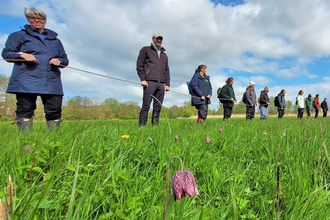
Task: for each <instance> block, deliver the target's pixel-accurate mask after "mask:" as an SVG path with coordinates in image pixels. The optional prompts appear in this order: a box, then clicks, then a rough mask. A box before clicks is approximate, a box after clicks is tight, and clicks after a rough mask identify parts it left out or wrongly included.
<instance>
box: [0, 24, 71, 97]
mask: <svg viewBox="0 0 330 220" xmlns="http://www.w3.org/2000/svg"><path fill="white" fill-rule="evenodd" d="M24 28H25V29H22V30H20V31H17V32H14V33H12V34H10V35H9V37H8V40H7V42H6V45H5V48H4V49H3V51H2V57H3V58H4V59H22V58H21V57H20V55H19V54H18V52H24V53H29V54H32V55H33V56H35V57H36V58H37V59H38V61H37V62H15V64H14V68H13V72H12V75H11V77H10V80H9V84H8V89H7V92H8V93H36V94H53V95H64V94H63V87H62V82H61V71H60V68H59V67H58V66H55V65H51V64H50V63H49V62H50V60H51V59H52V58H57V59H59V60H60V61H61V65H65V66H67V65H68V64H69V60H68V58H67V55H66V53H65V50H64V48H63V45H62V43H61V41H60V40H59V39H57V38H56V37H57V33H55V32H54V31H51V30H49V29H45V30H44V33H43V34H44V35H45V36H46V38H45V39H44V40H43V41H42V40H41V39H40V38H39V37H38V36H37V33H35V32H34V31H33V30H32V29H31V27H30V25H25V26H24Z"/></svg>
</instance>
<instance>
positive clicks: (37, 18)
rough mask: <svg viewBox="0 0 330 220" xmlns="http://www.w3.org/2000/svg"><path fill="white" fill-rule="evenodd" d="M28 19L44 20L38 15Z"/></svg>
mask: <svg viewBox="0 0 330 220" xmlns="http://www.w3.org/2000/svg"><path fill="white" fill-rule="evenodd" d="M29 19H30V20H39V21H43V20H45V19H44V18H40V17H29Z"/></svg>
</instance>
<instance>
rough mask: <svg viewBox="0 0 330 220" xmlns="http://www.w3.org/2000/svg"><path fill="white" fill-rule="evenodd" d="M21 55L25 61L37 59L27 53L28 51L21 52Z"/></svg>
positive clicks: (35, 60)
mask: <svg viewBox="0 0 330 220" xmlns="http://www.w3.org/2000/svg"><path fill="white" fill-rule="evenodd" d="M21 57H22V58H23V59H24V60H26V61H30V62H37V61H38V59H37V58H35V57H34V56H33V55H32V54H28V53H22V54H21Z"/></svg>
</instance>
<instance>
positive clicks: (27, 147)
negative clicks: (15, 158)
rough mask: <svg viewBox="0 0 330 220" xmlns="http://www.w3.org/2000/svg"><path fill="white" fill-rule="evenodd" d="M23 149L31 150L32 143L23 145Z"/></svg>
mask: <svg viewBox="0 0 330 220" xmlns="http://www.w3.org/2000/svg"><path fill="white" fill-rule="evenodd" d="M23 150H24V151H28V152H31V151H32V147H31V146H30V145H25V146H24V147H23Z"/></svg>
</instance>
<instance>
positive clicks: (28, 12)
mask: <svg viewBox="0 0 330 220" xmlns="http://www.w3.org/2000/svg"><path fill="white" fill-rule="evenodd" d="M24 14H25V17H26V18H29V17H31V15H35V14H37V15H40V16H41V17H42V18H43V19H44V20H45V21H46V20H47V15H46V14H45V12H43V11H42V10H41V9H39V8H33V7H32V8H30V7H25V8H24Z"/></svg>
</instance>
